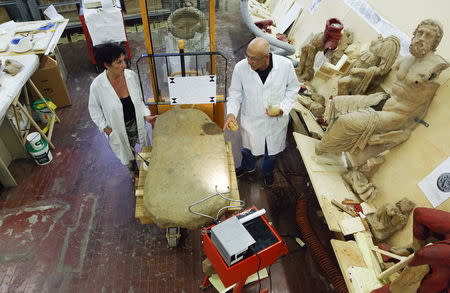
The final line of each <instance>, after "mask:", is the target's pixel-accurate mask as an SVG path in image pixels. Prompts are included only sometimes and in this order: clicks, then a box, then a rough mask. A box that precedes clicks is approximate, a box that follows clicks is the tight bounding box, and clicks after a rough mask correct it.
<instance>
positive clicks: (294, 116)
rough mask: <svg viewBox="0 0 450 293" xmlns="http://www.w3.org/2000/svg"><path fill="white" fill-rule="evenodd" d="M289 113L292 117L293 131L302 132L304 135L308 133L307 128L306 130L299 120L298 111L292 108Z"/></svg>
mask: <svg viewBox="0 0 450 293" xmlns="http://www.w3.org/2000/svg"><path fill="white" fill-rule="evenodd" d="M289 115H290V116H291V118H292V127H293V128H294V131H295V132H298V133H301V134H304V135H309V134H308V130H306V128H305V126H304V125H303V123H302V121H301V120H300V118H299V117H298V116H299V113H297V111H295V109H292V110H291V112H290V113H289Z"/></svg>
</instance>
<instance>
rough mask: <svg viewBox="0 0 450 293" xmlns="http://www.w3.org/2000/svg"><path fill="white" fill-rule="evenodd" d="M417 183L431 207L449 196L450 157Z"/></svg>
mask: <svg viewBox="0 0 450 293" xmlns="http://www.w3.org/2000/svg"><path fill="white" fill-rule="evenodd" d="M417 185H419V187H420V189H422V191H423V193H425V196H426V197H427V199H428V200H429V201H430V202H431V204H432V205H433V207H434V208H435V207H437V206H439V205H440V204H442V203H443V202H444V201H446V200H447V199H449V198H450V157H449V158H447V160H445V161H444V162H442V163H441V164H440V165H439V166H437V167H436V168H435V169H434V170H433V171H432V172H431V173H430V174H428V175H427V176H426V177H425V178H423V179H422V181H420V182H419V183H418V184H417Z"/></svg>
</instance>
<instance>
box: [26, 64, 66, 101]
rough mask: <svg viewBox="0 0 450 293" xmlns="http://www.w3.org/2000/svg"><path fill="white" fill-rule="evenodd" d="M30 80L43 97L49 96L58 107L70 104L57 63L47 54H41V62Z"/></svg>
mask: <svg viewBox="0 0 450 293" xmlns="http://www.w3.org/2000/svg"><path fill="white" fill-rule="evenodd" d="M31 80H32V81H33V83H34V84H35V85H36V87H37V88H38V89H39V91H40V92H41V94H42V95H43V96H44V97H45V98H49V99H51V100H52V102H53V103H55V105H56V106H58V107H65V106H70V105H71V101H70V97H69V92H68V91H67V86H66V83H65V82H64V80H63V78H62V76H61V72H60V70H59V67H58V63H57V62H56V61H55V60H54V59H52V58H51V57H48V56H42V58H41V64H40V65H39V68H38V69H37V70H36V72H35V73H34V74H33V76H32V77H31Z"/></svg>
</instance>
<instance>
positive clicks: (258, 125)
mask: <svg viewBox="0 0 450 293" xmlns="http://www.w3.org/2000/svg"><path fill="white" fill-rule="evenodd" d="M272 60H273V68H272V70H271V71H270V73H269V76H267V79H266V82H265V83H264V85H263V83H262V81H261V78H260V77H259V75H258V73H257V72H256V71H254V70H253V69H251V67H250V65H248V63H247V60H246V59H244V60H241V61H240V62H238V63H237V64H236V66H235V67H234V71H233V77H232V79H231V86H230V89H229V97H228V103H227V114H234V116H235V117H237V115H238V113H239V110H241V123H240V125H239V129H240V132H241V135H242V145H243V147H244V148H248V149H250V150H251V152H252V154H253V155H255V156H259V155H262V154H264V151H265V148H264V145H265V141H267V150H268V153H269V155H276V154H278V153H280V152H282V151H283V150H284V148H285V147H286V133H287V126H288V123H289V112H290V111H291V109H292V106H293V105H294V102H295V100H296V99H297V94H298V90H299V88H300V83H299V82H298V79H297V75H296V74H295V70H294V67H293V66H292V63H291V61H290V60H288V59H287V58H285V57H282V56H278V55H275V54H272ZM269 105H278V106H279V107H280V108H281V109H282V110H283V115H282V116H279V117H270V116H268V115H267V114H266V109H267V108H268V106H269Z"/></svg>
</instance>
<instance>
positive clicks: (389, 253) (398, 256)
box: [372, 246, 406, 260]
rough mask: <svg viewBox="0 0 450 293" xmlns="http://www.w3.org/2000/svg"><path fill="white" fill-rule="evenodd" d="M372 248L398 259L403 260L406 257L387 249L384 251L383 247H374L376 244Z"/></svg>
mask: <svg viewBox="0 0 450 293" xmlns="http://www.w3.org/2000/svg"><path fill="white" fill-rule="evenodd" d="M372 250H373V251H376V252H378V253H381V254H384V255H387V256H389V257H392V258H395V259H398V260H404V259H405V258H406V256H401V255H397V254H394V253H392V252H389V251H386V250H383V249H379V248H378V247H376V246H374V247H372Z"/></svg>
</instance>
